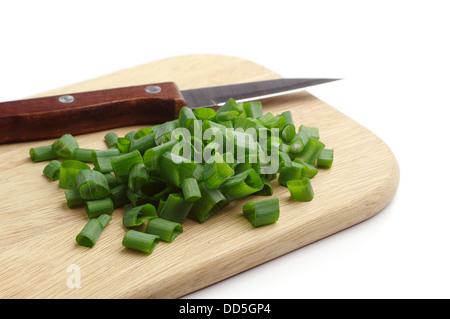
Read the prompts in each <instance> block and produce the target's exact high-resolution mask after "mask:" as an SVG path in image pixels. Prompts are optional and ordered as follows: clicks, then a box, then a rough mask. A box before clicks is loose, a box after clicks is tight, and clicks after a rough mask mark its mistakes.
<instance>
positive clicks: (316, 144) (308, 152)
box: [300, 137, 325, 164]
mask: <svg viewBox="0 0 450 319" xmlns="http://www.w3.org/2000/svg"><path fill="white" fill-rule="evenodd" d="M324 148H325V144H323V143H322V142H321V141H319V140H316V139H315V138H313V137H310V138H309V139H308V143H306V145H305V147H304V148H303V150H302V152H301V153H300V157H301V158H302V159H303V161H304V162H305V163H308V164H314V163H315V162H316V159H317V157H318V156H319V154H320V152H322V150H323V149H324Z"/></svg>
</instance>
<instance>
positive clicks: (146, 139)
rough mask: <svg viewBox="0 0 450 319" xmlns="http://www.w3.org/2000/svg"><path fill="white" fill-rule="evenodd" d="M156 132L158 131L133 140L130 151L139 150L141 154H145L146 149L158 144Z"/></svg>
mask: <svg viewBox="0 0 450 319" xmlns="http://www.w3.org/2000/svg"><path fill="white" fill-rule="evenodd" d="M138 133H139V132H138ZM155 134H156V132H155V131H153V132H151V133H149V134H147V135H145V136H142V137H140V138H138V139H133V140H131V145H130V149H129V152H132V151H135V150H138V151H139V152H140V153H141V154H144V153H145V151H146V150H148V149H149V148H152V147H155V146H156V141H155ZM136 135H137V134H136Z"/></svg>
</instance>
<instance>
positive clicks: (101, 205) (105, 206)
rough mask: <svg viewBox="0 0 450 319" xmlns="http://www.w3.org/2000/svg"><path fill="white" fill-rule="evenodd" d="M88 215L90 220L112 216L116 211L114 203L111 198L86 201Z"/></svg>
mask: <svg viewBox="0 0 450 319" xmlns="http://www.w3.org/2000/svg"><path fill="white" fill-rule="evenodd" d="M85 208H86V213H87V215H88V217H89V218H94V217H98V216H100V215H102V214H108V215H111V214H112V213H113V211H114V203H113V201H112V200H111V198H109V197H106V198H103V199H96V200H88V201H86V207H85Z"/></svg>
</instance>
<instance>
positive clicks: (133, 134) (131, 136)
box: [124, 131, 137, 141]
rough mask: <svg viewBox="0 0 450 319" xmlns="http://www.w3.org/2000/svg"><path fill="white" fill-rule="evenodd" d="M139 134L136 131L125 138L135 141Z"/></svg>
mask: <svg viewBox="0 0 450 319" xmlns="http://www.w3.org/2000/svg"><path fill="white" fill-rule="evenodd" d="M136 134H137V132H136V131H130V132H128V133H127V134H125V136H124V137H125V138H127V139H129V140H130V141H131V140H134V137H135V136H136Z"/></svg>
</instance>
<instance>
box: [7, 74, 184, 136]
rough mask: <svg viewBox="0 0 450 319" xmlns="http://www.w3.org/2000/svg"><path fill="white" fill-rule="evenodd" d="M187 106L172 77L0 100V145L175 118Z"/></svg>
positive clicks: (155, 122)
mask: <svg viewBox="0 0 450 319" xmlns="http://www.w3.org/2000/svg"><path fill="white" fill-rule="evenodd" d="M185 105H186V102H185V101H184V99H183V96H182V95H181V93H180V91H179V89H178V87H177V86H176V84H175V83H173V82H165V83H155V84H147V85H139V86H130V87H122V88H115V89H107V90H97V91H90V92H82V93H73V94H64V95H57V96H48V97H42V98H33V99H26V100H18V101H11V102H3V103H0V144H4V143H11V142H21V141H30V140H41V139H48V138H59V137H60V136H62V135H64V134H67V133H69V134H72V135H76V134H82V133H89V132H95V131H101V130H107V129H111V128H115V127H124V126H129V125H151V124H157V123H162V122H165V121H169V120H173V119H176V118H177V117H178V113H179V110H180V109H181V108H182V107H183V106H185Z"/></svg>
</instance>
